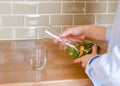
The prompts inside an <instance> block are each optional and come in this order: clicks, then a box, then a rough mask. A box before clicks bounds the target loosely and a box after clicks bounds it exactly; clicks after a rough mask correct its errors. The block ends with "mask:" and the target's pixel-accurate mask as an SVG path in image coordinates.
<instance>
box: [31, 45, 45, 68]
mask: <svg viewBox="0 0 120 86" xmlns="http://www.w3.org/2000/svg"><path fill="white" fill-rule="evenodd" d="M46 56H47V50H46V47H45V46H42V45H36V46H35V48H34V49H33V50H31V52H30V65H31V66H32V68H33V69H37V70H41V69H43V68H44V67H45V65H46Z"/></svg>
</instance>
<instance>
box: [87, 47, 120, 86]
mask: <svg viewBox="0 0 120 86" xmlns="http://www.w3.org/2000/svg"><path fill="white" fill-rule="evenodd" d="M86 73H87V75H88V76H89V78H90V79H91V80H92V82H93V84H94V86H120V77H119V75H120V45H118V46H116V47H115V48H114V49H113V51H112V52H109V53H106V54H103V55H101V56H95V57H93V58H92V59H91V60H90V61H89V63H88V64H87V67H86Z"/></svg>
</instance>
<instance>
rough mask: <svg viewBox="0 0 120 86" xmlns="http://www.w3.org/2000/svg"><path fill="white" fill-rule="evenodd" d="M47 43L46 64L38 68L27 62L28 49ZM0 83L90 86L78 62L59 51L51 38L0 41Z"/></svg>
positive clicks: (2, 85)
mask: <svg viewBox="0 0 120 86" xmlns="http://www.w3.org/2000/svg"><path fill="white" fill-rule="evenodd" d="M36 44H43V45H45V46H47V49H48V56H47V64H46V66H45V68H44V69H43V70H41V71H37V70H33V69H32V67H31V66H30V65H29V50H30V49H31V48H34V47H35V45H36ZM0 86H93V85H92V83H91V82H90V80H89V78H88V77H87V76H86V74H85V73H84V69H83V68H82V67H81V66H80V64H74V63H73V59H72V57H70V56H69V55H68V54H67V53H66V52H63V51H61V50H59V48H58V45H55V44H54V43H53V40H50V39H45V40H44V41H40V40H17V41H14V40H13V41H0Z"/></svg>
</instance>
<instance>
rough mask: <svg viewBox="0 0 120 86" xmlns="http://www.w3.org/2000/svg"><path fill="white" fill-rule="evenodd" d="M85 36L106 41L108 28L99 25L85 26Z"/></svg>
mask: <svg viewBox="0 0 120 86" xmlns="http://www.w3.org/2000/svg"><path fill="white" fill-rule="evenodd" d="M83 28H85V29H84V33H85V37H89V38H93V39H96V40H101V41H106V28H105V27H99V26H84V27H83Z"/></svg>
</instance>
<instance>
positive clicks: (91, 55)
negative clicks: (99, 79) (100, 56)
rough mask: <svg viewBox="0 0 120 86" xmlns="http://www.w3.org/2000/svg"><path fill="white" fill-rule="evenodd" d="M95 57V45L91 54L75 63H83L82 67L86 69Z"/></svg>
mask: <svg viewBox="0 0 120 86" xmlns="http://www.w3.org/2000/svg"><path fill="white" fill-rule="evenodd" d="M95 55H97V46H96V45H93V47H92V53H91V54H87V55H85V56H83V57H81V58H78V59H75V60H74V63H81V65H82V67H83V68H86V66H87V64H88V62H89V60H90V59H91V58H92V57H93V56H95Z"/></svg>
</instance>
